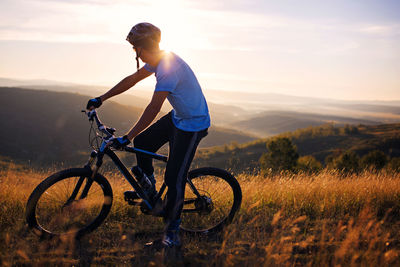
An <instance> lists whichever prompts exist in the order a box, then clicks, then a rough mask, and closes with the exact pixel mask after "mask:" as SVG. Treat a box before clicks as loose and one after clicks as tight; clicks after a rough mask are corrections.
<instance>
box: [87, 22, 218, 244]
mask: <svg viewBox="0 0 400 267" xmlns="http://www.w3.org/2000/svg"><path fill="white" fill-rule="evenodd" d="M126 40H127V41H128V42H129V43H130V44H131V45H132V46H133V49H134V50H135V52H136V61H137V71H136V72H135V73H134V74H132V75H129V76H127V77H126V78H124V79H123V80H122V81H120V82H119V83H118V84H117V85H115V86H114V87H113V88H111V89H110V90H109V91H108V92H106V93H105V94H103V95H101V96H99V97H96V98H93V99H90V100H89V102H88V104H87V109H92V108H98V107H100V106H101V104H102V103H103V102H104V101H105V100H107V99H109V98H111V97H113V96H115V95H118V94H121V93H123V92H125V91H126V90H128V89H129V88H131V87H132V86H134V85H135V84H136V83H138V82H139V81H141V80H143V79H144V78H147V77H149V76H150V75H151V74H153V73H155V76H156V80H157V84H156V86H155V90H154V94H153V96H152V99H151V101H150V103H149V104H148V106H147V107H146V109H145V110H144V112H143V114H142V115H141V117H140V118H139V120H138V121H137V123H136V124H135V125H134V126H133V127H132V128H131V130H130V131H129V132H128V133H127V134H126V135H124V136H122V137H118V138H115V139H114V140H113V142H114V145H115V144H116V145H118V146H126V145H128V144H129V143H130V142H131V140H132V139H134V141H133V144H134V146H135V147H136V148H139V149H143V150H147V151H150V152H156V151H157V150H158V149H159V148H161V146H163V145H164V144H165V143H167V142H169V157H168V162H167V166H166V171H165V177H164V179H165V183H166V185H167V186H168V191H167V201H166V203H165V205H164V209H163V211H164V214H163V217H164V219H165V223H166V225H165V232H164V235H163V239H162V244H163V245H164V246H167V247H173V246H180V245H181V242H180V239H179V226H180V223H181V219H180V216H181V212H182V207H183V199H184V193H185V192H184V191H185V183H186V176H187V173H188V170H189V167H190V164H191V162H192V160H193V157H194V154H195V152H196V149H197V146H198V144H199V142H200V140H201V139H202V138H203V137H205V136H206V135H207V130H208V128H209V126H210V116H209V112H208V106H207V102H206V99H205V97H204V95H203V92H202V90H201V87H200V84H199V82H198V80H197V78H196V76H195V74H194V73H193V71H192V70H191V69H190V67H189V65H188V64H187V63H186V62H185V61H183V60H182V59H181V58H180V57H179V56H177V55H176V54H174V53H172V52H166V51H163V50H160V48H159V42H160V40H161V31H160V29H159V28H157V27H156V26H154V25H152V24H150V23H139V24H136V25H135V26H134V27H133V28H132V29H131V31H130V32H129V34H128V36H127V38H126ZM139 58H140V59H141V60H142V61H143V62H144V63H146V64H145V65H144V67H142V68H139ZM166 98H167V99H168V101H169V103H170V104H171V105H172V107H173V110H172V111H171V112H169V113H168V114H167V115H165V116H163V117H162V118H161V119H159V120H158V121H157V122H155V123H154V124H152V125H151V126H150V127H148V126H149V125H150V124H151V123H152V121H153V120H154V118H155V117H156V116H157V114H158V113H159V112H160V109H161V107H162V105H163V103H164V101H165V99H166ZM147 127H148V128H147ZM146 128H147V129H146ZM136 157H137V166H135V167H133V168H132V171H133V172H134V174H135V175H136V176H137V177H138V176H139V177H140V178H139V179H140V180H141V182H142V183H143V182H146V181H147V182H148V183H149V185H150V186H149V187H148V190H147V191H146V193H147V194H148V195H150V196H154V195H155V194H156V191H155V182H156V181H155V179H154V168H153V165H152V159H149V158H146V157H143V156H141V155H139V154H137V156H136ZM126 193H134V192H126Z"/></svg>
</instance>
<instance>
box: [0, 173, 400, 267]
mask: <svg viewBox="0 0 400 267" xmlns="http://www.w3.org/2000/svg"><path fill="white" fill-rule="evenodd" d="M47 175H48V173H37V172H29V171H21V170H18V171H15V170H14V169H13V168H9V169H8V170H6V171H3V172H1V173H0V230H1V232H0V264H1V265H3V266H12V265H49V266H50V265H51V266H53V265H58V266H64V265H65V266H72V265H82V266H87V265H109V266H111V265H112V266H115V265H139V266H159V265H171V266H172V265H176V264H178V265H179V264H180V265H185V266H186V265H188V266H198V265H199V266H200V265H202V266H237V265H242V266H378V265H379V266H399V265H400V241H399V240H400V234H399V233H400V232H399V230H400V223H399V222H400V175H398V174H388V173H362V174H359V175H354V176H351V177H345V178H343V177H342V176H341V175H340V173H335V172H322V173H320V174H317V175H307V174H300V175H299V174H298V175H282V176H278V177H275V178H274V179H269V178H263V177H260V176H257V177H255V176H248V175H240V176H239V177H238V179H239V181H240V184H241V186H242V191H243V202H242V208H241V210H240V212H239V214H238V216H237V217H236V219H235V221H234V223H233V224H231V225H230V226H229V227H227V228H226V230H225V231H224V232H223V233H221V234H219V235H214V236H191V235H185V236H183V241H184V247H183V248H182V249H181V250H180V251H173V252H171V251H155V250H152V249H144V248H143V243H145V242H147V241H148V240H151V239H154V238H158V237H159V236H160V233H161V232H162V222H161V221H160V220H159V219H157V218H154V217H149V216H145V215H141V214H140V211H139V210H138V209H137V208H135V207H131V206H128V205H126V204H125V203H124V201H123V198H122V192H123V191H124V190H126V189H128V188H129V186H128V185H127V184H126V183H123V182H122V181H121V179H120V178H119V177H115V176H113V175H106V177H110V181H111V182H112V184H113V190H114V203H113V208H112V211H111V214H110V215H109V217H108V218H107V220H106V222H105V223H104V224H103V225H102V226H100V228H98V229H97V230H96V231H95V232H93V233H92V234H89V235H88V236H87V237H85V238H83V239H82V240H81V241H79V242H76V241H75V240H73V239H69V238H64V239H60V240H51V241H40V240H39V239H38V238H37V237H36V236H35V235H34V234H33V233H32V232H31V231H29V230H27V228H26V224H25V221H24V209H25V204H26V200H27V198H28V197H29V194H30V193H31V191H32V190H33V188H34V187H35V186H36V185H37V184H38V183H39V182H40V181H41V180H42V179H43V178H44V177H46V176H47ZM171 253H172V254H173V255H171Z"/></svg>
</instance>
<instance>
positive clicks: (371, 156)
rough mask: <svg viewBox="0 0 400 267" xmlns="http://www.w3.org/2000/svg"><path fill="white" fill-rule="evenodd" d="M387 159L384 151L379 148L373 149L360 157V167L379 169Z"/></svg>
mask: <svg viewBox="0 0 400 267" xmlns="http://www.w3.org/2000/svg"><path fill="white" fill-rule="evenodd" d="M387 161H388V160H387V157H386V155H385V153H383V152H382V151H380V150H374V151H370V152H369V153H368V154H366V155H365V156H363V157H362V158H361V167H363V168H364V169H375V170H380V169H382V168H383V167H384V166H385V165H386V163H387Z"/></svg>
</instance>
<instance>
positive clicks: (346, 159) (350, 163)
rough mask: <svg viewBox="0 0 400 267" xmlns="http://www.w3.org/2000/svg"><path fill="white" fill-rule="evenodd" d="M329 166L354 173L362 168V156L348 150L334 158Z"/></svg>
mask: <svg viewBox="0 0 400 267" xmlns="http://www.w3.org/2000/svg"><path fill="white" fill-rule="evenodd" d="M329 168H333V169H337V170H339V171H342V172H343V173H354V172H358V171H359V170H360V157H359V156H358V155H357V154H356V153H355V152H354V151H346V152H344V153H343V154H341V155H340V156H338V157H336V158H334V159H333V160H332V161H331V163H330V164H329Z"/></svg>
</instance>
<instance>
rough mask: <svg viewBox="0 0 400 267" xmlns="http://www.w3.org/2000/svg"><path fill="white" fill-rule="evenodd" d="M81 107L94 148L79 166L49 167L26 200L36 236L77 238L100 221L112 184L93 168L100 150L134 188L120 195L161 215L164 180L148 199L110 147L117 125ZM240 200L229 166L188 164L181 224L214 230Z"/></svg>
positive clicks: (231, 215) (158, 157) (109, 203)
mask: <svg viewBox="0 0 400 267" xmlns="http://www.w3.org/2000/svg"><path fill="white" fill-rule="evenodd" d="M82 112H84V113H85V114H86V115H87V116H88V118H89V121H90V130H89V143H90V144H91V146H92V147H93V151H92V152H91V154H90V157H89V160H88V162H87V163H86V164H85V166H84V167H83V168H71V169H66V170H63V171H59V172H57V173H54V174H53V175H51V176H49V177H48V178H46V179H45V180H43V181H42V182H41V183H40V184H39V185H38V186H37V187H36V188H35V189H34V190H33V192H32V193H31V195H30V197H29V199H28V202H27V205H26V221H27V222H28V226H29V227H30V228H33V229H34V232H35V233H36V234H38V235H39V236H42V237H54V236H61V235H75V237H76V238H80V237H82V236H83V235H85V234H88V233H90V232H92V231H93V230H95V229H96V228H97V227H99V226H100V225H101V224H102V222H103V221H104V220H105V219H106V217H107V215H108V214H109V212H110V210H111V206H112V203H113V191H112V188H111V185H110V183H109V182H108V180H107V178H105V177H104V176H103V175H102V174H100V173H99V172H98V171H99V168H100V167H101V166H102V164H103V157H104V155H107V156H108V157H109V158H111V160H112V162H113V163H114V164H115V165H116V166H117V167H118V169H119V171H120V172H121V173H122V175H123V176H124V177H125V179H126V180H127V181H128V182H129V183H130V185H131V186H132V187H133V189H134V190H135V192H136V193H137V197H136V198H137V199H134V198H130V197H129V195H125V201H126V202H128V204H130V205H135V206H138V207H140V210H141V212H142V213H144V214H147V215H153V216H160V214H158V213H157V212H156V211H157V210H160V205H161V206H162V203H163V201H165V194H164V191H165V190H166V185H165V183H163V184H162V185H161V187H160V189H159V191H158V193H157V195H156V196H155V197H154V198H152V199H150V198H149V196H147V195H146V192H145V190H143V189H144V188H143V185H141V184H140V182H139V180H138V178H137V177H135V175H131V173H130V172H129V171H128V169H127V168H126V166H125V165H124V164H123V163H122V162H121V160H120V159H119V157H118V156H117V155H116V153H115V152H114V151H115V150H117V148H115V147H114V146H113V144H112V142H110V140H111V138H113V137H114V132H115V131H116V129H115V128H110V127H107V126H105V125H104V124H103V123H102V122H101V121H100V119H99V117H98V115H97V112H96V110H92V111H89V112H85V111H82ZM94 122H96V124H97V130H96V128H95V127H94V126H93V124H94ZM92 134H94V138H93V139H92V138H91V135H92ZM100 141H101V143H100ZM118 150H121V151H124V152H129V153H136V154H141V155H144V156H147V157H150V158H153V159H156V160H160V161H163V162H167V161H168V157H167V156H164V155H160V154H156V153H152V152H148V151H145V150H141V149H138V148H135V147H131V146H125V147H123V148H118ZM95 160H96V163H95V164H94V162H95ZM93 164H94V166H93ZM163 195H164V198H163ZM241 200H242V191H241V188H240V185H239V183H238V181H237V180H236V178H235V177H234V176H233V175H232V174H230V173H229V172H227V171H225V170H222V169H218V168H212V167H205V168H199V169H195V170H191V171H189V172H188V176H187V182H186V190H185V199H184V205H183V210H182V215H181V218H182V224H181V229H182V230H183V231H185V232H191V233H210V232H215V231H219V230H221V229H222V228H223V227H224V226H225V225H227V224H229V223H231V222H232V220H233V218H234V215H235V213H236V212H237V211H238V210H239V208H240V205H241ZM160 203H161V204H160Z"/></svg>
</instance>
